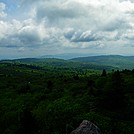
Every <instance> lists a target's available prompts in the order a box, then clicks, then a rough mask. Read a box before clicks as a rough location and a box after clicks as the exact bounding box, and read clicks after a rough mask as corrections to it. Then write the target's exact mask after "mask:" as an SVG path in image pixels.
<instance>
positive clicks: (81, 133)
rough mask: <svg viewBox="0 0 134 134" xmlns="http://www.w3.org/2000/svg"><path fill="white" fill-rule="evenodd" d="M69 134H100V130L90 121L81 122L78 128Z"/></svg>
mask: <svg viewBox="0 0 134 134" xmlns="http://www.w3.org/2000/svg"><path fill="white" fill-rule="evenodd" d="M71 134H102V133H101V131H100V129H99V128H98V127H97V126H96V125H95V124H93V123H92V122H90V121H87V120H83V121H82V123H81V124H80V126H79V127H78V128H77V129H76V130H74V131H72V132H71Z"/></svg>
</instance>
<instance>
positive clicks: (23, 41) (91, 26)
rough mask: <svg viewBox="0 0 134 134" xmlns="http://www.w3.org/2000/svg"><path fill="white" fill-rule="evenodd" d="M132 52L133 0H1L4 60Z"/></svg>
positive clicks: (0, 51) (0, 39)
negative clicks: (55, 55)
mask: <svg viewBox="0 0 134 134" xmlns="http://www.w3.org/2000/svg"><path fill="white" fill-rule="evenodd" d="M59 53H88V54H89V55H90V54H92V55H96V54H120V55H134V0H0V58H20V57H36V56H41V55H51V54H59Z"/></svg>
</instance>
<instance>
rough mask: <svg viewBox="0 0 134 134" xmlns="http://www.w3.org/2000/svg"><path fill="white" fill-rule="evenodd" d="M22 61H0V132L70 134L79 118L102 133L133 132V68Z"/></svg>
mask: <svg viewBox="0 0 134 134" xmlns="http://www.w3.org/2000/svg"><path fill="white" fill-rule="evenodd" d="M27 60H28V62H27V63H26V60H24V61H23V62H22V60H21V61H20V60H18V61H2V62H1V63H0V115H1V116H0V133H1V134H70V132H71V131H72V130H74V129H75V128H76V127H77V126H78V124H80V123H81V121H82V120H84V119H86V120H90V121H92V122H93V123H94V124H96V125H97V126H98V127H99V128H100V129H101V131H102V132H103V134H118V133H120V134H129V133H130V134H132V133H133V132H134V127H133V126H134V115H133V113H134V107H133V106H134V90H133V89H134V88H133V87H134V70H127V69H125V70H122V71H118V70H113V71H111V72H109V71H107V70H105V69H104V70H103V69H102V70H101V71H95V70H90V69H88V67H86V68H82V67H77V66H76V67H75V68H73V67H72V66H71V64H70V62H69V63H68V64H69V65H70V66H69V67H67V65H66V66H64V64H60V65H59V61H58V62H57V61H55V60H54V61H55V62H54V61H53V60H52V64H47V66H46V65H45V66H44V65H42V63H43V62H42V61H41V62H40V64H39V63H38V62H39V61H37V63H36V62H35V64H33V62H32V64H30V61H29V59H27ZM49 60H50V59H49ZM56 62H57V64H56V65H55V63H56ZM49 63H50V61H49ZM62 63H64V61H63V62H62ZM37 64H39V65H37ZM72 64H74V63H72ZM58 65H59V66H58ZM89 67H90V66H89Z"/></svg>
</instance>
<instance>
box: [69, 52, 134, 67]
mask: <svg viewBox="0 0 134 134" xmlns="http://www.w3.org/2000/svg"><path fill="white" fill-rule="evenodd" d="M71 60H72V61H80V62H86V63H87V62H90V63H94V64H99V65H107V66H113V67H117V68H120V69H125V68H126V69H133V68H134V56H120V55H102V56H90V57H80V58H73V59H71Z"/></svg>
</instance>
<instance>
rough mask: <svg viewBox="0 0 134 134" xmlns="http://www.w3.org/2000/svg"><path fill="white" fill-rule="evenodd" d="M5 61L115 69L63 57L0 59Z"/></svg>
mask: <svg viewBox="0 0 134 134" xmlns="http://www.w3.org/2000/svg"><path fill="white" fill-rule="evenodd" d="M2 62H4V63H5V62H6V63H15V64H26V65H32V66H40V67H52V68H62V69H63V68H64V69H70V68H72V69H92V70H103V69H106V70H112V69H117V68H115V67H112V66H107V65H99V64H96V63H90V62H87V63H86V62H80V61H73V60H72V61H71V60H63V59H55V58H26V59H17V60H6V61H1V63H2Z"/></svg>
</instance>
